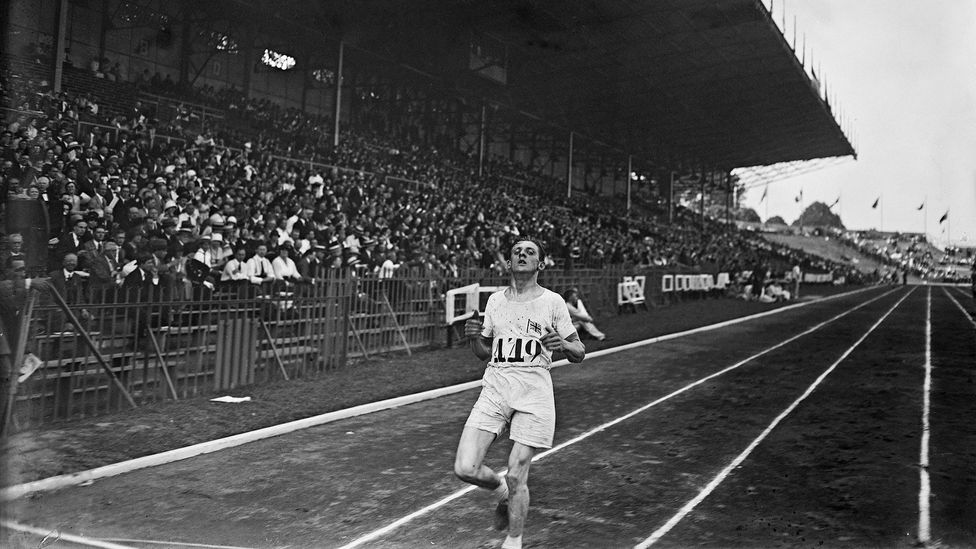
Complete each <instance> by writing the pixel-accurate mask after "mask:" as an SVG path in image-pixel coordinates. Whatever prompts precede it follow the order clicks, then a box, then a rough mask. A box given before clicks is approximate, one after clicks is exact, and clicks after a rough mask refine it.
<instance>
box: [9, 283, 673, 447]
mask: <svg viewBox="0 0 976 549" xmlns="http://www.w3.org/2000/svg"><path fill="white" fill-rule="evenodd" d="M670 272H673V271H670ZM634 274H644V275H646V276H647V277H648V282H647V286H648V292H647V300H648V302H649V303H650V304H651V305H660V304H663V303H665V301H664V297H663V295H662V294H661V292H660V291H659V290H660V275H661V274H662V273H661V272H656V271H647V270H644V271H637V270H635V269H625V268H622V267H613V268H607V269H601V270H577V271H573V272H567V271H563V270H549V271H544V272H543V273H542V276H541V277H540V282H541V283H542V284H543V285H544V286H546V287H548V288H551V289H552V290H554V291H557V292H562V291H563V290H565V289H567V288H570V287H575V288H578V289H579V291H580V293H581V295H582V296H583V298H584V299H585V300H586V303H587V307H588V309H589V310H590V312H591V313H594V314H598V315H600V314H606V313H609V312H616V310H617V301H616V284H617V283H618V282H620V280H621V278H622V277H623V276H624V275H634ZM474 282H477V283H480V284H481V285H485V286H504V285H506V284H507V283H508V276H507V275H506V274H504V273H494V272H485V271H482V270H465V271H463V272H461V273H460V275H459V276H457V277H446V276H442V275H438V274H431V273H426V272H421V271H416V270H415V271H410V270H407V269H401V270H400V271H399V272H398V273H397V275H396V276H395V277H394V278H391V279H379V278H376V277H375V276H362V275H359V274H356V273H354V272H348V271H334V272H331V273H329V274H328V276H326V277H324V278H321V279H317V280H315V281H314V282H311V283H299V284H294V285H287V286H286V285H280V284H277V285H266V286H255V285H252V284H250V283H246V282H245V283H242V284H239V285H218V287H216V288H214V289H213V290H211V289H209V288H207V287H204V286H191V285H185V284H182V283H177V284H170V285H167V284H164V283H160V284H159V285H158V286H151V287H148V288H141V289H139V290H138V291H129V290H127V289H125V288H115V287H111V288H108V289H103V290H90V289H84V290H78V291H72V289H71V288H68V290H67V291H66V292H65V299H66V301H67V304H68V310H67V311H66V310H64V309H62V308H61V307H59V306H58V305H57V303H56V302H54V300H53V299H52V298H51V297H44V296H42V298H41V300H40V302H39V303H38V305H36V306H35V307H34V310H33V314H32V316H31V321H30V325H29V330H30V334H31V337H30V338H29V343H28V347H27V349H26V350H27V352H28V353H31V354H33V356H35V357H37V358H38V359H39V362H35V364H36V365H37V368H36V370H35V371H34V372H33V373H31V374H30V375H28V376H26V377H25V378H24V379H23V380H22V381H21V382H20V383H19V386H18V391H17V396H16V400H15V406H14V413H13V424H12V426H11V427H12V429H13V430H23V429H25V428H29V427H32V426H37V425H40V424H45V423H50V422H53V421H58V420H62V419H68V418H78V417H86V416H94V415H100V414H105V413H111V412H115V411H120V410H124V409H128V408H130V407H132V406H140V405H144V404H147V403H151V402H158V401H162V400H169V399H185V398H190V397H195V396H202V395H212V394H215V393H217V392H222V391H229V390H232V389H235V388H240V387H244V386H250V385H256V384H258V385H260V384H267V383H271V382H275V381H278V380H288V379H293V378H309V377H314V376H317V375H320V374H322V373H323V372H326V371H328V370H331V369H335V368H343V367H354V363H355V362H356V361H357V360H356V359H360V358H369V357H370V356H371V355H374V354H378V353H385V352H391V351H398V352H405V353H412V352H415V351H416V350H418V349H421V348H426V347H430V346H443V345H447V344H451V343H452V342H453V341H458V340H459V339H460V338H459V337H457V335H458V334H457V332H456V329H457V327H454V328H453V329H454V330H455V332H454V334H453V335H454V337H452V327H450V326H447V325H446V324H445V320H444V319H445V311H444V307H445V299H444V294H445V292H446V291H447V290H449V289H451V288H457V287H461V286H464V285H467V284H471V283H474ZM655 287H657V289H658V291H656V292H655V291H654V289H655ZM72 317H73V318H72ZM75 323H77V325H76V324H75ZM350 359H353V360H350Z"/></svg>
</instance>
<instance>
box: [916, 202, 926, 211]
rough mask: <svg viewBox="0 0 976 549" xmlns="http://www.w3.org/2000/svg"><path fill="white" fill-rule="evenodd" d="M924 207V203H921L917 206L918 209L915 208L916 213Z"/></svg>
mask: <svg viewBox="0 0 976 549" xmlns="http://www.w3.org/2000/svg"><path fill="white" fill-rule="evenodd" d="M924 207H925V202H922V203H921V204H920V205H919V207H918V208H916V209H917V210H918V211H922V208H924Z"/></svg>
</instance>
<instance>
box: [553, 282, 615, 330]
mask: <svg viewBox="0 0 976 549" xmlns="http://www.w3.org/2000/svg"><path fill="white" fill-rule="evenodd" d="M563 299H564V300H565V301H566V308H567V309H569V316H570V318H572V319H573V327H575V328H576V332H577V333H578V334H579V335H580V337H581V338H585V337H587V336H589V337H592V338H593V339H596V340H597V341H603V340H605V339H607V336H606V334H604V333H603V332H601V331H600V330H599V328H597V327H596V325H595V324H594V323H593V317H591V316H590V314H589V313H588V312H587V310H586V306H585V305H583V300H582V299H580V297H579V290H577V289H576V288H570V289H568V290H566V291H565V292H563Z"/></svg>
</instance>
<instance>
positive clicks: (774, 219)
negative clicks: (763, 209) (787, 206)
mask: <svg viewBox="0 0 976 549" xmlns="http://www.w3.org/2000/svg"><path fill="white" fill-rule="evenodd" d="M766 224H767V225H786V224H787V223H786V220H785V219H783V218H782V217H780V216H778V215H774V216H773V217H770V218H769V219H767V220H766Z"/></svg>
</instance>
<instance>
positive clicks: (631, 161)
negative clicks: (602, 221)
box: [627, 154, 634, 215]
mask: <svg viewBox="0 0 976 549" xmlns="http://www.w3.org/2000/svg"><path fill="white" fill-rule="evenodd" d="M633 173H634V156H633V155H630V154H628V155H627V215H630V185H631V182H632V181H633V175H632V174H633Z"/></svg>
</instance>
